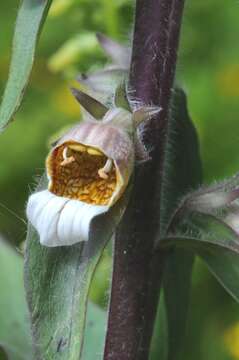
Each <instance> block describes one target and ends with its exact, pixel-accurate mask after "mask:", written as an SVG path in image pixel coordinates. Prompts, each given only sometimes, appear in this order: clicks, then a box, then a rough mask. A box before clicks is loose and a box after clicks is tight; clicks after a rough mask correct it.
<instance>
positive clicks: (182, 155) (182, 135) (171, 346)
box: [156, 89, 201, 360]
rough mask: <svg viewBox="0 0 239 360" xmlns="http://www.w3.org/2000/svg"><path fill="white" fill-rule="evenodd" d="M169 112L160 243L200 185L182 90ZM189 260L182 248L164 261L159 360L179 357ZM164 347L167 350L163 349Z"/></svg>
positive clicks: (193, 136)
mask: <svg viewBox="0 0 239 360" xmlns="http://www.w3.org/2000/svg"><path fill="white" fill-rule="evenodd" d="M171 109H172V111H171V119H170V122H169V131H168V142H167V146H166V159H165V171H164V178H163V186H162V190H161V198H162V200H161V219H162V223H161V232H160V235H159V241H160V242H161V239H162V238H163V237H165V236H166V234H167V231H168V228H169V226H170V223H169V220H170V219H171V218H172V216H173V213H174V211H175V208H177V206H178V203H179V202H180V200H181V198H182V197H183V195H185V194H186V193H187V192H188V191H189V190H191V189H193V188H196V187H197V186H198V184H199V183H200V182H201V163H200V156H199V145H198V140H197V134H196V130H195V128H194V126H193V124H192V122H191V120H190V117H189V114H188V111H187V104H186V97H185V94H184V93H183V91H182V90H180V89H176V90H175V92H174V95H173V100H172V105H171ZM193 259H194V256H193V254H192V253H190V252H188V251H186V250H184V249H174V250H173V251H172V252H170V253H169V255H168V257H167V259H166V265H165V270H164V278H163V286H164V296H165V302H161V303H160V306H161V307H162V309H161V312H162V313H163V312H165V315H164V317H166V318H167V322H168V326H167V328H168V336H164V339H165V340H167V343H166V344H164V345H162V344H160V345H159V346H160V347H161V348H162V349H164V354H168V356H167V358H165V357H163V354H162V356H161V357H159V358H160V359H163V360H164V359H168V360H175V359H178V358H179V356H180V350H181V347H182V343H183V340H184V333H185V327H186V321H187V312H188V304H189V297H190V286H191V273H192V266H193ZM157 327H160V324H159V325H157V324H156V328H157ZM159 335H160V334H159ZM161 340H162V339H161ZM159 341H160V338H159ZM167 346H168V351H166V350H165V348H166V347H167ZM164 356H165V355H164Z"/></svg>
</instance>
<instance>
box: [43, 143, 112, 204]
mask: <svg viewBox="0 0 239 360" xmlns="http://www.w3.org/2000/svg"><path fill="white" fill-rule="evenodd" d="M67 145H69V144H67ZM65 147H66V144H63V145H61V146H60V147H58V148H56V149H55V150H54V151H53V153H52V154H51V155H50V158H49V159H48V161H47V165H48V168H49V170H50V175H51V179H52V181H51V185H50V189H49V190H50V191H51V192H53V193H54V194H56V195H58V196H64V197H67V198H70V199H77V200H80V201H84V202H86V203H88V204H94V205H107V204H108V203H109V200H110V198H111V197H112V194H113V192H114V190H115V188H116V170H115V166H114V165H113V166H112V169H111V170H110V172H109V173H108V174H107V175H108V178H107V179H103V178H101V177H100V176H99V174H98V170H99V169H100V168H103V167H104V165H105V163H106V161H107V157H106V156H105V155H103V154H102V155H101V156H99V155H92V154H90V153H88V152H87V151H83V152H82V151H74V150H72V149H68V154H67V157H69V158H71V159H73V158H74V161H71V162H70V161H69V163H65V162H64V159H63V150H64V148H65ZM89 152H90V151H89ZM92 153H93V152H92ZM72 157H73V158H72Z"/></svg>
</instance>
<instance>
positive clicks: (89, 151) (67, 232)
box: [27, 90, 155, 246]
mask: <svg viewBox="0 0 239 360" xmlns="http://www.w3.org/2000/svg"><path fill="white" fill-rule="evenodd" d="M74 95H75V96H76V98H77V99H78V101H81V103H82V104H83V105H84V107H85V108H86V110H88V111H90V113H91V115H89V114H88V117H87V118H86V119H85V120H84V121H82V122H81V123H79V124H77V125H76V126H74V127H73V128H72V129H70V130H69V131H68V132H67V133H66V134H65V135H63V136H62V137H61V138H60V139H59V140H58V141H57V142H56V143H55V144H54V146H53V148H52V149H51V151H50V153H49V155H48V157H47V159H46V172H47V176H48V181H49V182H48V189H47V190H43V191H39V192H36V193H34V194H32V195H31V196H30V198H29V201H28V204H27V217H28V219H29V221H30V222H31V223H32V225H33V226H34V227H35V228H36V230H37V231H38V233H39V236H40V242H41V244H42V245H45V246H62V245H72V244H74V243H77V242H80V241H87V240H88V237H89V229H90V224H91V221H92V219H93V218H94V217H95V216H97V215H100V214H103V213H106V212H107V211H108V210H109V209H110V208H111V207H112V206H113V205H114V204H115V203H116V202H117V201H118V200H119V199H120V197H121V196H122V195H123V193H124V192H125V190H126V187H127V185H128V183H129V180H130V177H131V175H132V171H133V167H134V158H135V154H134V135H135V127H136V124H137V122H138V121H139V120H140V121H142V120H143V119H144V118H145V117H146V116H148V115H149V114H152V113H154V112H155V110H154V108H148V109H149V111H148V112H147V111H146V110H145V109H147V108H142V109H139V110H138V111H136V112H135V113H134V114H132V113H131V112H130V111H128V110H125V109H123V108H119V107H116V108H113V109H107V108H106V107H105V106H104V105H103V104H100V103H98V102H97V101H96V100H94V99H92V98H91V97H90V96H88V95H86V94H84V93H82V92H80V91H78V90H74ZM92 115H93V116H92ZM96 118H98V119H99V118H102V119H101V121H98V120H96Z"/></svg>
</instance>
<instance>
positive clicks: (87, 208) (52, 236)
mask: <svg viewBox="0 0 239 360" xmlns="http://www.w3.org/2000/svg"><path fill="white" fill-rule="evenodd" d="M108 210H109V207H108V206H99V205H91V204H87V203H84V202H82V201H79V200H72V199H69V198H66V197H61V196H57V195H55V194H53V193H51V192H50V191H48V190H43V191H39V192H36V193H34V194H32V195H31V196H30V198H29V201H28V204H27V209H26V213H27V217H28V219H29V221H30V223H31V224H32V225H33V226H34V227H35V228H36V230H37V232H38V234H39V236H40V243H41V244H42V245H44V246H48V247H55V246H69V245H73V244H75V243H78V242H81V241H88V239H89V233H90V225H91V220H92V219H93V218H94V217H95V216H97V215H100V214H103V213H105V212H107V211H108Z"/></svg>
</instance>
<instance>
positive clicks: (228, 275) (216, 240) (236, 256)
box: [161, 213, 239, 301]
mask: <svg viewBox="0 0 239 360" xmlns="http://www.w3.org/2000/svg"><path fill="white" fill-rule="evenodd" d="M190 225H191V231H190V233H191V237H190V236H189V235H188V236H187V234H185V235H184V234H181V235H180V236H178V237H177V236H175V237H169V238H167V239H165V240H162V242H161V246H162V247H165V246H167V247H168V246H172V245H176V246H177V247H180V248H182V247H184V248H185V249H189V250H191V251H194V253H196V254H197V255H199V256H200V257H202V259H203V260H204V261H205V262H206V264H207V266H208V268H209V270H210V271H211V272H212V274H213V275H214V276H215V277H216V278H217V280H218V281H219V282H220V283H221V284H222V285H223V286H224V288H225V289H226V290H227V291H228V292H229V294H230V295H231V296H232V297H233V298H234V299H236V300H237V301H239V287H238V283H239V238H238V235H237V234H236V233H235V232H234V231H233V230H232V229H231V228H230V227H229V226H228V225H227V224H224V223H223V222H221V221H220V220H218V219H216V218H215V217H214V216H212V215H206V214H199V213H196V214H194V215H193V216H192V219H191V222H190ZM190 233H189V234H190Z"/></svg>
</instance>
